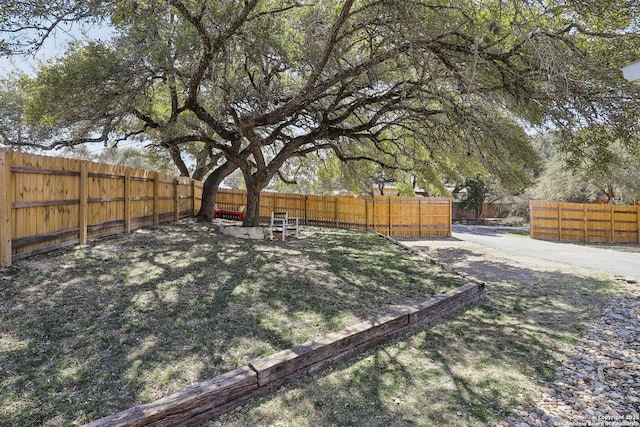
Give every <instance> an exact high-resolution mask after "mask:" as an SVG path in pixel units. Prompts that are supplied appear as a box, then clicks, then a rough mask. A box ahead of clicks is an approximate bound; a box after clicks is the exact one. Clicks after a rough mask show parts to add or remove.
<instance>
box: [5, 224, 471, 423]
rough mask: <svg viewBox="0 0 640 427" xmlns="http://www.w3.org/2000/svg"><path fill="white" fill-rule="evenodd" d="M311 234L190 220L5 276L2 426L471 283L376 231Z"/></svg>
mask: <svg viewBox="0 0 640 427" xmlns="http://www.w3.org/2000/svg"><path fill="white" fill-rule="evenodd" d="M306 233H308V234H307V236H306V238H303V239H300V240H292V241H287V242H284V243H283V242H270V241H242V240H237V239H233V238H230V237H227V236H222V235H218V234H217V233H215V231H214V228H212V226H210V225H208V224H199V223H195V222H190V221H187V222H184V223H179V224H174V225H167V226H162V227H157V228H152V229H145V230H139V231H138V232H136V233H134V234H132V235H129V236H119V237H116V238H111V239H104V240H101V241H96V242H94V243H92V244H91V245H89V246H85V247H79V248H75V249H70V250H64V251H59V252H56V253H53V254H50V255H43V256H39V257H35V258H33V259H30V260H25V261H22V262H18V263H16V266H15V267H13V268H12V269H9V270H2V271H1V272H0V279H1V280H0V395H1V396H2V402H0V425H20V426H31V425H34V426H35V425H52V426H53V425H55V426H58V425H68V424H79V423H85V422H89V421H91V420H94V419H96V418H100V417H103V416H106V415H109V414H111V413H114V412H117V411H120V410H124V409H127V408H128V407H130V406H133V405H135V404H139V403H144V402H149V401H152V400H156V399H159V398H161V397H164V396H166V395H168V394H171V393H173V392H175V391H178V390H181V389H183V388H185V387H188V386H189V385H192V384H194V383H196V382H199V381H202V380H204V379H207V378H210V377H212V376H215V375H217V374H220V373H223V372H226V371H229V370H232V369H235V368H236V367H238V366H242V365H245V364H246V363H247V362H248V361H249V360H250V359H252V358H255V357H259V356H263V355H266V354H270V353H273V352H276V351H279V350H283V349H286V348H289V347H292V346H294V345H297V344H300V343H302V342H304V341H306V340H308V339H310V338H313V337H315V336H318V335H320V334H321V333H323V332H329V331H335V330H338V329H340V328H343V327H345V326H347V325H350V324H352V323H356V322H357V321H359V320H363V319H367V318H370V317H372V316H374V315H376V314H382V313H385V312H387V311H388V310H389V306H391V305H395V304H407V303H412V302H416V301H422V300H424V299H426V298H428V297H429V296H431V295H434V294H439V293H442V292H446V291H447V290H449V289H451V288H453V287H456V286H459V285H461V284H462V282H460V281H459V280H458V279H456V278H454V277H452V276H451V275H447V274H442V273H439V272H437V271H435V270H433V269H431V267H429V266H428V265H426V264H425V263H424V262H423V261H422V260H421V259H420V258H419V257H412V256H409V255H408V254H407V253H406V252H404V251H402V250H401V249H399V248H397V247H395V246H393V245H391V244H389V243H388V242H386V241H385V240H384V239H381V238H379V237H378V236H376V235H374V234H366V233H364V234H363V233H355V232H347V231H341V230H317V229H310V230H309V231H307V232H306ZM303 237H304V235H303Z"/></svg>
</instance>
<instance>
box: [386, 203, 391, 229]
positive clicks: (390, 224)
mask: <svg viewBox="0 0 640 427" xmlns="http://www.w3.org/2000/svg"><path fill="white" fill-rule="evenodd" d="M387 236H389V237H391V197H389V230H388V231H387Z"/></svg>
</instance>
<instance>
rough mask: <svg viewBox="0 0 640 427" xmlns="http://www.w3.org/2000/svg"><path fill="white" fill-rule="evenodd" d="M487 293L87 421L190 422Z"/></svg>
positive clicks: (95, 426)
mask: <svg viewBox="0 0 640 427" xmlns="http://www.w3.org/2000/svg"><path fill="white" fill-rule="evenodd" d="M485 296H486V290H485V287H484V284H477V283H472V284H467V285H464V286H461V287H459V288H457V289H454V290H453V291H451V292H448V293H446V294H443V295H438V296H436V297H433V298H430V299H428V300H427V301H425V302H423V303H421V304H418V305H416V306H408V307H403V308H402V309H398V310H397V311H394V312H392V313H390V314H388V315H384V316H378V317H375V318H373V319H370V320H368V321H364V322H360V323H357V324H355V325H352V326H349V327H347V328H345V329H343V330H341V331H338V332H332V333H328V334H325V335H323V336H321V337H319V338H317V339H315V340H311V341H308V342H306V343H304V344H301V345H298V346H296V347H293V348H291V349H288V350H284V351H281V352H279V353H276V354H273V355H270V356H266V357H262V358H259V359H255V360H253V361H251V362H250V363H249V366H244V367H241V368H238V369H236V370H234V371H231V372H227V373H225V374H222V375H219V376H216V377H214V378H211V379H209V380H207V381H204V382H201V383H199V384H197V385H195V386H193V387H189V388H187V389H185V390H183V391H180V392H178V393H175V394H172V395H170V396H168V397H165V398H163V399H160V400H158V401H156V402H151V403H147V404H143V405H138V406H134V407H133V408H130V409H127V410H125V411H122V412H119V413H117V414H113V415H110V416H108V417H105V418H101V419H99V420H95V421H93V422H91V423H89V424H86V425H85V427H124V426H134V427H139V426H153V427H167V426H189V425H195V424H198V423H202V422H205V421H207V420H209V419H211V418H214V417H217V416H220V415H222V414H224V413H226V412H228V411H231V410H233V409H235V408H236V407H237V406H239V405H241V404H242V403H243V402H245V401H247V400H248V399H252V398H255V397H258V396H263V395H265V394H267V393H269V392H270V391H272V390H274V389H276V388H278V387H280V386H281V385H283V384H285V383H288V382H290V381H292V380H294V379H296V378H300V377H302V376H305V375H309V374H313V373H315V372H317V371H319V370H321V369H323V368H325V367H327V366H329V365H331V364H333V363H337V362H339V361H342V360H345V359H347V358H349V357H350V356H352V355H354V354H358V353H360V352H362V351H364V350H366V349H369V348H372V347H374V346H376V345H378V344H381V343H384V342H386V341H389V340H390V339H392V338H395V337H398V336H400V335H403V334H406V333H409V332H411V331H414V330H417V329H420V328H424V327H427V326H429V325H432V324H433V323H435V322H437V321H439V320H441V319H442V318H443V317H444V316H447V315H450V314H452V313H454V312H456V311H458V310H460V309H462V308H464V307H466V306H468V305H470V304H473V303H476V302H478V301H480V300H482V299H483V298H484V297H485Z"/></svg>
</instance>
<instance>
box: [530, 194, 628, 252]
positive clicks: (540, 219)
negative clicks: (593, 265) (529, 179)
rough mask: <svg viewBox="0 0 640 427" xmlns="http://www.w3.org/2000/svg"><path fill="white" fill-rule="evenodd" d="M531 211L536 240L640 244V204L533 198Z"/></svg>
mask: <svg viewBox="0 0 640 427" xmlns="http://www.w3.org/2000/svg"><path fill="white" fill-rule="evenodd" d="M530 211H531V237H532V238H534V239H542V240H558V241H569V242H609V243H640V206H619V205H593V204H581V203H560V202H547V201H540V200H532V201H531V203H530Z"/></svg>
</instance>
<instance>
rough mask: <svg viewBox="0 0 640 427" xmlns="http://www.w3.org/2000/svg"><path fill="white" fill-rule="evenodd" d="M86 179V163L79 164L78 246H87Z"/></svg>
mask: <svg viewBox="0 0 640 427" xmlns="http://www.w3.org/2000/svg"><path fill="white" fill-rule="evenodd" d="M88 178H89V174H88V172H87V163H86V162H80V181H79V186H80V188H79V192H78V193H79V196H80V205H79V206H78V227H79V229H80V232H79V236H78V237H79V238H80V244H81V245H86V244H87V222H88V221H87V216H88V213H87V203H88V194H87V193H88V188H89V187H88V183H87V181H88Z"/></svg>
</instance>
